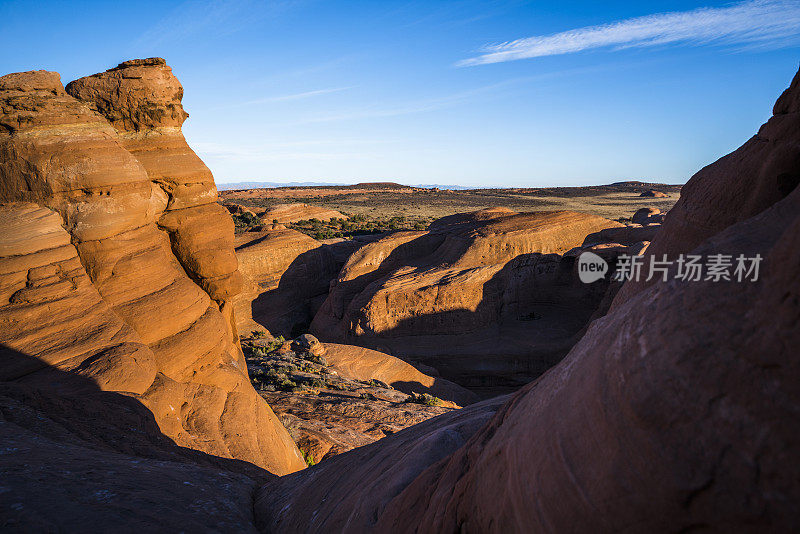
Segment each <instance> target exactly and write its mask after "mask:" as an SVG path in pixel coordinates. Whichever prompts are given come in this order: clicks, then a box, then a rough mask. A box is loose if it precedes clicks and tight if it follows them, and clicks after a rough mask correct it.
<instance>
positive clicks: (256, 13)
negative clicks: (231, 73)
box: [133, 0, 299, 50]
mask: <svg viewBox="0 0 800 534" xmlns="http://www.w3.org/2000/svg"><path fill="white" fill-rule="evenodd" d="M298 1H299V0H268V1H259V0H185V1H184V2H182V3H180V4H179V5H178V6H176V7H175V8H174V9H172V10H170V11H168V12H167V13H166V14H164V15H162V17H161V18H160V19H158V20H156V21H155V22H154V23H153V24H152V26H150V28H148V29H147V30H145V31H144V33H142V34H141V35H140V36H139V37H138V38H137V39H136V40H135V41H134V43H133V46H134V48H136V49H137V50H141V49H144V50H150V49H153V50H155V49H158V48H159V47H161V46H163V45H164V44H165V43H172V42H176V41H182V40H184V39H187V38H189V37H192V36H195V35H197V34H203V35H204V36H205V37H206V38H208V37H216V36H219V35H226V34H230V33H234V32H237V31H239V30H241V29H242V28H244V27H247V26H250V25H252V24H254V23H256V22H258V21H261V20H263V19H265V18H270V17H275V16H277V15H278V14H280V13H282V12H283V11H286V10H287V9H289V8H291V7H292V6H293V5H294V4H295V3H297V2H298Z"/></svg>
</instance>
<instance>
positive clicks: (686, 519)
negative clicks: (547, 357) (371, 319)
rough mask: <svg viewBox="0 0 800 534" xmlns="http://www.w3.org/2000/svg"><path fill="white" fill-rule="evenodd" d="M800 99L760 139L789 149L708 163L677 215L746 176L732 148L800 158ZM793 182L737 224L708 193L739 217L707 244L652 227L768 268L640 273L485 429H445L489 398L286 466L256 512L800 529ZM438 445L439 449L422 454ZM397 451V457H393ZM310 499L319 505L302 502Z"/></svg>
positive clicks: (799, 216)
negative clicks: (736, 273)
mask: <svg viewBox="0 0 800 534" xmlns="http://www.w3.org/2000/svg"><path fill="white" fill-rule="evenodd" d="M796 80H797V78H796ZM798 102H800V87H799V86H798V84H797V82H796V81H795V82H793V85H792V87H791V88H790V91H789V92H788V93H786V94H784V96H783V97H781V99H780V100H779V104H784V107H781V108H780V109H781V110H785V113H783V115H781V116H779V121H778V122H779V123H780V125H781V127H782V130H781V133H780V134H778V133H777V132H774V131H773V135H772V137H770V139H769V142H768V143H764V146H763V147H762V148H764V149H765V150H764V151H763V152H760V154H761V156H762V157H765V158H767V155H770V151H769V150H766V149H767V148H769V147H770V146H771V147H773V148H777V147H784V148H786V151H781V152H779V155H780V156H781V157H780V158H779V157H777V155H776V154H771V156H772V157H769V158H767V159H766V160H762V161H761V164H760V165H759V164H757V161H756V159H755V157H754V156H753V149H754V144H753V143H752V142H748V143H747V144H745V145H744V146H743V147H742V148H740V149H739V150H738V151H737V152H734V153H733V154H731V155H729V156H726V158H723V160H721V161H720V162H718V163H717V164H715V165H712V166H711V167H708V168H706V170H705V171H704V172H703V174H702V175H701V176H715V177H716V179H715V180H709V181H707V182H706V180H698V179H693V184H692V187H688V189H687V190H686V191H685V192H684V194H683V196H682V200H681V202H682V203H683V208H682V209H681V210H680V211H678V212H674V211H673V212H670V214H669V216H668V217H667V223H668V224H669V226H670V227H672V228H676V229H678V230H681V229H686V228H689V227H690V225H691V223H692V222H696V219H693V218H692V217H689V218H688V219H687V218H686V217H687V214H688V213H693V212H692V210H690V209H689V207H690V206H698V205H703V204H704V202H705V201H706V199H708V198H711V197H713V196H714V195H719V194H720V192H721V191H724V190H728V189H734V190H735V189H736V188H737V180H741V179H742V176H744V174H740V168H739V167H737V166H735V165H733V162H735V161H738V162H740V163H741V164H742V167H741V169H742V170H747V169H748V168H772V169H773V170H779V169H782V168H783V169H785V168H784V167H781V166H780V165H779V166H778V167H777V168H774V167H769V162H776V163H780V162H784V163H785V162H786V161H789V160H791V159H792V157H796V156H798V155H800V150H799V149H800V145H798V142H799V141H800V109H798V107H797V106H796V104H797V103H798ZM788 103H794V105H795V107H794V108H792V107H791V106H790V104H788ZM773 121H774V119H773ZM773 121H771V123H773V125H774V122H773ZM768 124H769V123H768ZM762 131H764V130H763V129H762ZM722 171H726V172H722ZM778 176H784V171H781V172H779V173H778V174H777V175H774V176H773V178H777V177H778ZM749 177H750V179H751V180H752V179H755V178H757V177H758V174H755V175H750V176H749ZM751 183H752V182H751ZM778 183H783V184H785V183H786V182H785V181H780V180H778ZM767 184H771V185H775V182H774V181H772V180H765V183H764V187H765V190H762V191H760V192H759V194H757V195H755V199H754V200H748V199H749V197H746V196H742V197H737V198H742V199H745V200H743V202H744V203H745V204H747V205H748V206H751V207H752V209H754V210H755V209H758V208H757V207H755V206H754V205H753V202H756V200H759V199H760V200H762V201H765V199H766V197H767V196H769V195H770V194H773V192H770V191H768V190H766V189H767V188H766V185H767ZM701 186H702V187H701ZM787 188H790V190H789V191H786V189H781V191H782V193H781V194H782V195H783V197H782V198H780V196H781V195H780V194H776V196H778V197H779V198H777V199H774V201H773V203H772V205H771V206H769V207H767V208H766V209H762V210H761V211H760V212H759V213H756V214H752V215H751V216H750V217H749V218H745V219H742V220H740V221H738V222H732V223H731V222H730V221H731V219H730V218H731V217H732V216H733V214H729V213H728V207H727V206H725V205H723V204H716V205H711V204H709V205H708V206H707V210H708V211H706V212H704V213H705V215H704V216H705V218H706V219H707V220H711V221H717V222H716V224H719V225H724V222H722V221H724V220H725V217H726V216H727V217H728V222H729V224H728V225H727V226H724V227H722V228H719V227H718V228H719V229H718V230H717V231H716V232H715V233H714V235H711V236H707V237H706V238H705V239H703V241H702V242H701V243H699V244H697V243H696V240H697V238H696V236H694V235H691V234H689V233H688V232H687V233H686V234H684V235H683V237H681V234H680V233H677V234H676V235H673V236H670V237H663V236H664V234H665V233H666V231H667V229H668V226H667V224H665V227H664V229H663V233H661V234H659V236H658V239H663V241H662V243H674V244H675V246H676V247H680V248H684V249H687V250H689V251H691V252H692V253H694V254H699V255H701V256H706V257H707V256H709V255H713V254H720V253H724V254H734V255H738V254H743V255H745V256H746V257H754V256H756V255H757V254H759V255H761V257H763V258H764V261H763V265H762V268H761V276H760V277H759V278H758V279H757V280H749V281H743V282H739V281H737V280H736V279H735V278H734V279H732V280H729V281H726V280H721V281H716V282H715V281H711V280H701V281H696V282H694V281H682V280H678V279H675V277H674V275H675V274H676V272H675V269H676V268H677V267H673V271H672V275H673V276H670V277H668V280H667V281H663V280H661V279H660V278H659V279H658V281H656V282H654V283H652V284H651V285H650V286H649V287H639V288H636V289H637V291H635V292H631V293H629V294H628V296H627V298H626V299H624V300H621V302H619V303H618V304H617V305H616V306H615V308H614V309H613V310H612V311H611V312H610V313H609V314H608V315H606V316H605V317H603V318H601V319H599V320H597V321H595V322H594V323H592V325H591V326H590V327H589V329H588V331H587V333H586V335H585V336H584V337H583V338H582V339H581V341H580V342H579V343H578V344H577V345H576V346H575V347H574V348H573V349H572V350H571V351H570V354H569V355H568V356H567V357H566V358H565V359H564V360H563V361H562V362H561V363H560V364H559V365H557V366H556V367H554V368H553V369H552V370H550V371H549V372H548V373H546V374H545V375H543V376H542V377H541V378H539V379H538V380H537V381H535V382H533V383H532V384H530V385H529V386H527V387H525V388H524V389H523V390H521V391H520V392H519V393H517V394H515V395H514V396H513V398H511V399H510V400H509V401H508V402H506V403H505V404H504V405H503V406H502V407H501V408H500V409H499V410H497V412H496V414H494V416H493V417H492V418H491V420H490V421H489V423H488V424H486V425H485V426H483V427H482V428H481V429H480V430H479V431H477V432H476V433H474V434H472V433H471V429H466V432H465V431H464V430H465V427H464V426H459V427H457V428H458V430H456V431H455V432H452V433H450V434H449V435H448V437H449V438H451V441H448V440H447V439H446V438H445V436H444V431H442V433H438V434H437V433H436V429H452V428H453V427H454V426H455V425H458V424H459V423H462V422H464V421H469V420H472V419H473V418H474V419H477V420H478V421H480V420H481V415H480V412H483V413H484V414H485V413H486V412H492V411H493V408H492V406H491V403H488V404H487V403H481V404H477V405H473V406H471V407H469V408H467V409H465V410H461V411H460V413H457V414H448V415H445V416H442V417H440V418H438V419H434V420H430V421H427V422H426V423H423V424H422V425H418V426H417V427H413V428H411V429H408V430H406V431H403V432H400V433H398V434H397V435H395V436H392V437H390V438H387V439H385V440H383V441H381V442H379V443H376V444H373V445H371V446H369V447H365V448H362V449H359V450H356V451H353V452H351V453H348V454H343V455H340V456H338V457H336V458H334V459H332V460H331V461H330V462H329V463H326V464H323V465H321V466H319V467H318V468H315V469H314V470H313V471H311V472H304V473H299V474H296V475H290V476H287V477H284V478H282V479H280V480H278V481H276V482H274V483H270V484H268V485H266V486H264V487H263V488H262V490H261V492H260V494H259V497H258V500H257V503H256V510H257V521H258V524H259V526H260V527H261V528H262V530H264V531H277V530H288V531H291V530H297V529H300V530H304V531H308V532H326V531H337V532H370V531H371V532H388V531H391V532H456V531H460V532H464V531H466V532H539V531H545V532H620V531H637V532H639V531H643V532H672V531H689V530H718V531H724V532H733V531H742V530H747V531H781V532H792V531H795V530H797V529H798V528H800V517H799V516H798V514H797V502H798V499H800V483H799V482H798V481H800V467H798V466H800V462H798V450H800V448H798V444H799V443H800V431H798V428H797V425H796V424H795V422H796V420H797V416H798V413H800V408H799V407H800V390H798V388H797V384H798V380H799V379H800V371H799V370H798V363H797V358H796V357H795V353H796V349H795V347H796V346H797V345H798V343H800V328H799V327H798V324H800V278H798V273H800V256H798V254H797V249H798V247H799V246H800V188H798V187H796V185H795V186H794V187H793V188H791V186H790V185H789V186H787ZM726 214H727V215H726ZM704 231H706V232H714V230H713V229H710V228H708V227H706V228H705V230H704ZM655 244H656V243H654V244H653V246H655ZM663 246H664V245H662V247H663ZM620 295H622V293H620ZM484 417H485V416H484ZM459 430H460V431H459ZM465 434H466V436H468V437H465ZM469 436H471V437H469ZM464 439H467V442H466V444H464V442H463V440H464ZM433 442H435V443H437V445H439V446H440V447H441V448H442V449H444V450H441V449H440V450H439V451H438V452H437V453H436V454H427V455H426V454H424V453H423V451H424V450H426V449H425V446H426V445H430V444H431V443H433ZM427 450H430V449H427ZM398 458H401V459H403V460H404V461H405V462H404V465H403V468H402V469H396V468H395V469H393V468H391V467H390V466H395V465H397V459H398ZM343 477H344V478H343ZM353 487H359V488H361V490H360V491H357V492H354V491H353V490H352V489H351V488H353ZM323 496H324V498H323ZM301 501H302V502H304V503H308V502H309V501H310V502H314V503H316V505H315V506H312V507H303V506H298V505H297V504H298V503H299V502H301Z"/></svg>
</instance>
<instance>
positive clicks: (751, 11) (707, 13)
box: [457, 0, 800, 66]
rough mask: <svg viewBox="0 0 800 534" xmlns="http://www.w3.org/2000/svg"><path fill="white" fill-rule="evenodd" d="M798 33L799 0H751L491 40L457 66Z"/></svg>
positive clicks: (780, 40) (744, 41) (744, 42)
mask: <svg viewBox="0 0 800 534" xmlns="http://www.w3.org/2000/svg"><path fill="white" fill-rule="evenodd" d="M798 35H800V1H798V0H751V1H746V2H741V3H737V4H733V5H730V6H728V7H721V8H700V9H694V10H691V11H680V12H672V13H659V14H655V15H648V16H645V17H637V18H631V19H627V20H622V21H618V22H614V23H611V24H603V25H600V26H587V27H584V28H578V29H574V30H569V31H565V32H561V33H556V34H552V35H539V36H534V37H528V38H525V39H518V40H516V41H509V42H505V43H500V44H495V45H488V46H486V47H484V49H483V52H484V53H483V54H481V55H479V56H476V57H473V58H469V59H465V60H463V61H460V62H459V63H457V65H458V66H471V65H485V64H488V63H501V62H504V61H514V60H517V59H526V58H534V57H543V56H553V55H559V54H570V53H574V52H580V51H582V50H590V49H594V48H608V47H612V48H613V49H621V48H629V47H644V46H656V45H666V44H679V43H682V44H697V45H711V44H713V45H728V46H732V45H738V46H747V47H750V46H758V47H762V46H772V47H779V46H782V45H786V44H790V43H791V42H794V40H792V39H790V38H792V37H794V38H796V37H798Z"/></svg>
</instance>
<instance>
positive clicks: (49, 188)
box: [0, 60, 303, 474]
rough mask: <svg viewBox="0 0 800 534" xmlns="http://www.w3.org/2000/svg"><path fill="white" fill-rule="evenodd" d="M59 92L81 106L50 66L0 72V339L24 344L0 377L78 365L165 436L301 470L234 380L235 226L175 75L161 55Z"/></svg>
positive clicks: (30, 376) (237, 376)
mask: <svg viewBox="0 0 800 534" xmlns="http://www.w3.org/2000/svg"><path fill="white" fill-rule="evenodd" d="M71 92H72V93H73V94H76V95H78V96H81V97H83V98H86V99H87V100H89V102H90V104H91V105H90V104H87V103H85V102H81V101H80V100H78V99H76V98H73V97H72V96H70V95H69V94H67V93H66V92H65V91H64V89H63V87H62V86H61V83H60V79H59V76H58V74H56V73H49V72H43V71H38V72H31V73H17V74H11V75H7V76H3V77H0V105H1V106H2V108H1V109H2V113H1V114H0V126H2V128H1V129H0V184H2V189H1V190H0V193H1V194H2V197H0V200H1V201H14V202H16V203H13V204H10V205H7V206H6V207H5V208H4V210H3V211H4V213H5V215H4V218H5V220H6V221H7V222H6V224H9V225H11V226H10V228H12V229H13V232H14V233H13V234H12V236H13V240H16V242H14V243H11V244H9V248H8V249H7V250H6V252H7V253H6V255H5V256H4V257H3V258H2V262H3V263H4V264H5V265H6V266H7V267H6V268H5V269H6V270H5V271H4V274H3V276H4V277H6V280H7V283H8V285H5V284H4V288H5V292H4V294H5V297H4V298H6V299H7V302H5V303H4V304H3V305H2V312H0V321H2V322H3V325H4V326H3V332H4V337H5V336H6V332H9V335H8V336H9V337H8V339H4V340H3V343H4V344H5V345H7V346H8V347H10V348H11V349H13V350H14V351H16V352H17V353H20V354H25V355H27V356H29V358H27V359H26V362H28V363H26V369H28V371H27V372H25V373H22V374H21V375H20V374H19V373H18V371H13V370H6V371H4V376H6V377H8V378H9V379H13V380H16V381H23V382H26V383H27V382H30V381H33V382H37V383H41V384H45V383H46V382H47V379H45V378H42V379H39V378H38V376H39V375H40V374H41V373H51V372H54V371H53V370H56V371H59V372H63V371H69V372H70V373H78V374H82V375H83V376H87V377H89V378H91V380H93V381H94V382H95V383H96V384H97V385H99V386H100V387H102V388H103V389H107V390H111V391H119V392H124V393H125V394H129V395H133V397H134V398H135V399H137V400H138V401H139V402H141V403H142V404H144V405H145V406H147V407H148V408H149V409H150V411H151V412H152V414H153V416H154V417H155V420H156V422H157V424H158V426H159V428H160V430H161V432H163V433H164V434H165V435H166V436H169V437H170V438H171V439H173V440H174V441H175V443H177V444H178V445H181V446H184V447H189V448H193V449H196V450H200V451H204V452H207V453H210V454H213V455H216V456H220V457H227V458H236V459H240V460H246V461H248V462H252V463H254V464H256V465H259V466H261V467H263V468H265V469H267V470H269V471H270V472H273V473H277V474H282V473H287V472H290V471H293V470H296V469H299V468H301V467H302V466H303V463H302V460H301V458H300V457H299V453H298V451H297V449H296V447H295V446H294V443H293V442H292V441H291V439H290V438H289V436H288V434H287V433H286V431H285V429H284V428H283V427H282V426H281V425H280V423H279V422H278V420H277V419H276V418H275V416H274V414H273V413H272V412H271V410H270V409H269V407H268V406H267V405H266V404H265V403H264V402H262V401H261V400H260V399H259V397H258V395H257V394H256V393H255V391H254V390H253V389H252V387H251V386H250V384H249V381H248V378H247V373H246V367H245V365H244V358H243V355H242V353H241V350H240V349H239V347H238V336H237V334H236V330H235V328H234V325H233V316H232V307H231V305H230V301H229V299H230V297H231V296H232V295H233V294H234V293H235V291H237V286H238V282H237V279H238V272H237V270H236V257H235V255H234V252H233V246H232V245H233V225H232V222H231V220H230V217H229V215H228V214H227V212H226V211H225V210H224V208H221V207H220V206H218V205H217V204H215V203H214V198H215V196H214V194H212V193H213V191H214V186H213V178H212V177H211V174H210V172H208V170H207V169H206V168H205V166H203V165H202V162H200V160H199V159H197V157H196V156H195V155H194V153H192V152H191V150H190V149H188V147H186V146H185V141H183V138H182V136H181V135H180V130H179V125H180V123H181V122H182V121H183V119H184V118H185V113H183V111H182V108H180V96H181V90H180V84H179V83H178V82H177V80H175V78H174V77H173V76H172V74H171V72H170V70H169V68H168V67H166V66H165V65H164V64H163V60H142V61H135V62H126V63H124V64H122V65H120V67H118V68H117V69H112V70H111V71H108V72H107V73H104V74H101V75H96V76H95V77H90V78H87V79H82V80H79V81H77V82H75V85H72V86H71ZM151 99H152V100H151ZM93 107H94V108H96V109H98V110H99V111H102V112H103V113H105V114H106V115H107V116H108V120H107V119H106V118H105V117H104V116H102V115H100V114H99V113H98V112H96V111H94V110H93V109H92V108H93ZM109 121H111V122H109ZM159 121H160V122H159ZM112 125H113V126H112ZM159 125H163V127H164V128H166V129H167V130H166V131H165V132H161V131H159V130H158V128H160V127H161V126H159ZM151 130H152V131H151ZM145 132H150V133H152V137H147V136H145V135H144V133H145ZM162 133H163V135H162ZM151 141H152V142H153V143H152V144H151ZM128 149H130V150H128ZM203 169H204V170H203ZM196 173H199V174H200V176H197V175H196ZM19 202H26V203H25V204H19ZM33 204H35V205H33ZM45 208H47V209H45ZM51 210H52V211H51ZM220 210H221V211H220ZM219 213H221V214H222V217H220V216H218V214H219ZM57 226H63V228H62V229H61V230H60V233H59V231H58V230H57ZM10 231H11V230H10ZM45 237H46V239H45V240H44V241H42V239H44V238H45ZM48 240H52V244H51V242H50V241H48ZM20 247H22V248H20ZM26 247H27V248H26ZM83 313H86V314H87V316H86V317H85V318H84V317H82V316H81V315H80V314H83ZM33 317H40V318H41V322H40V323H37V322H31V318H33ZM82 319H85V320H82ZM44 325H46V326H44ZM76 340H80V342H78V341H76ZM33 360H36V362H33ZM9 365H10V364H9ZM16 365H17V364H13V365H12V367H13V366H16ZM62 375H63V373H62ZM41 376H44V375H41Z"/></svg>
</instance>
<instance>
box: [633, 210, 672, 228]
mask: <svg viewBox="0 0 800 534" xmlns="http://www.w3.org/2000/svg"><path fill="white" fill-rule="evenodd" d="M631 222H632V223H634V224H641V225H643V226H645V225H648V224H652V223H655V224H661V223H662V222H664V214H663V213H661V210H660V209H658V208H641V209H638V210H636V213H634V214H633V217H632V218H631Z"/></svg>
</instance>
